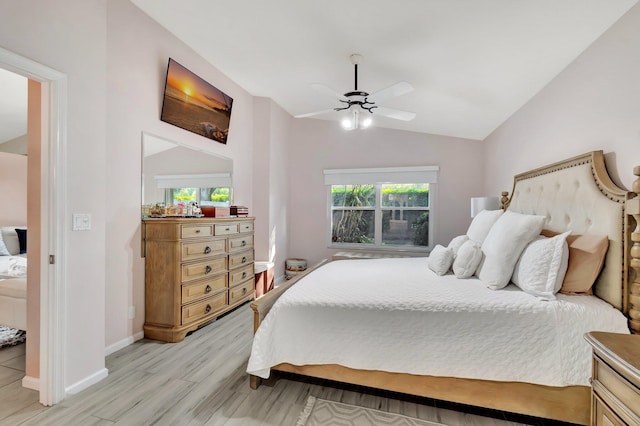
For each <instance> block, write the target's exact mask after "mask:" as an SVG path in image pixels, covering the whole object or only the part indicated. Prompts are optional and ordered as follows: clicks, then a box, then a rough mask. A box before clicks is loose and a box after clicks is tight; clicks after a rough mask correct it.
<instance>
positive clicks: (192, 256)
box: [181, 240, 227, 262]
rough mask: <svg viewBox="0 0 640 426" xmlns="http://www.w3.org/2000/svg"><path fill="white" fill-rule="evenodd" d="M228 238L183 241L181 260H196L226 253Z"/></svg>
mask: <svg viewBox="0 0 640 426" xmlns="http://www.w3.org/2000/svg"><path fill="white" fill-rule="evenodd" d="M226 248H227V247H226V240H211V241H206V242H202V243H182V251H181V255H182V256H181V260H182V261H183V262H184V261H186V260H196V259H200V258H206V257H213V256H218V255H221V254H224V253H225V252H226V251H227V250H226Z"/></svg>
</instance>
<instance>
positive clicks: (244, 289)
mask: <svg viewBox="0 0 640 426" xmlns="http://www.w3.org/2000/svg"><path fill="white" fill-rule="evenodd" d="M245 294H247V288H246V287H245V288H243V289H242V295H245Z"/></svg>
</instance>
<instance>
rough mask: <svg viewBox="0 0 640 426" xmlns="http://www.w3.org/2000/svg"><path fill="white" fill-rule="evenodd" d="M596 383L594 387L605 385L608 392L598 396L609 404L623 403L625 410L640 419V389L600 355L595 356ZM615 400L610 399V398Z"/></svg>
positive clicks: (635, 418)
mask: <svg viewBox="0 0 640 426" xmlns="http://www.w3.org/2000/svg"><path fill="white" fill-rule="evenodd" d="M593 379H594V383H593V388H594V390H595V389H599V388H600V386H603V387H604V388H605V389H606V390H607V392H606V393H605V392H601V393H600V394H599V395H598V396H599V397H600V398H602V399H603V400H604V402H605V403H607V404H608V405H610V404H616V405H620V404H621V405H623V406H624V408H623V411H625V412H628V413H629V415H630V416H632V417H633V418H634V420H637V421H640V404H639V403H638V402H639V401H640V389H638V388H637V387H635V386H634V385H633V384H632V383H630V382H629V381H628V380H626V379H625V378H624V377H622V376H620V374H618V373H617V372H615V371H614V370H613V369H612V368H611V367H609V365H608V364H606V363H605V362H604V361H602V360H601V359H600V358H598V357H594V377H593ZM611 398H613V399H615V401H609V399H611Z"/></svg>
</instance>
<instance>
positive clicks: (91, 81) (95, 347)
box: [0, 0, 116, 386]
mask: <svg viewBox="0 0 640 426" xmlns="http://www.w3.org/2000/svg"><path fill="white" fill-rule="evenodd" d="M106 5H107V2H106V0H94V1H84V0H62V1H59V2H46V1H37V0H26V1H20V2H15V1H12V0H0V10H2V13H0V43H1V44H2V47H3V48H5V49H7V50H10V51H12V52H14V53H16V54H18V55H21V56H24V57H26V58H29V59H31V60H33V61H36V62H39V63H41V64H44V65H46V66H48V67H50V68H52V69H55V70H58V71H60V72H62V73H64V74H65V75H66V76H67V87H66V94H67V103H66V110H67V115H66V123H65V127H64V130H65V133H64V137H65V141H66V146H65V152H66V160H67V161H66V166H65V170H59V172H60V173H65V174H66V176H68V179H67V181H66V188H64V192H65V193H66V200H65V203H64V204H65V209H66V210H65V212H66V213H67V214H68V215H69V216H68V218H64V219H65V220H64V223H71V214H72V213H74V212H79V213H89V214H91V215H92V229H91V230H90V231H86V232H74V231H71V229H70V227H65V228H64V229H61V230H60V232H61V233H62V234H64V235H65V238H66V255H65V256H64V258H61V259H60V263H62V262H64V270H65V273H66V276H65V283H66V287H67V289H66V293H65V297H66V308H67V312H66V325H67V328H66V330H65V347H66V349H67V355H68V357H67V359H66V363H67V368H66V369H65V371H64V382H65V385H66V386H72V385H74V384H75V383H77V382H78V381H82V380H84V379H86V378H87V377H90V376H92V375H94V374H100V373H102V372H104V341H105V338H104V335H105V334H104V333H105V303H104V296H103V295H104V294H105V273H104V272H105V211H106V210H107V208H106V207H107V206H106V203H105V186H106V179H105V177H106V174H105V171H106V159H105V153H106V149H105V146H106V133H107V132H106V123H105V117H106V116H107V108H106V104H107V92H106V86H107V78H106V72H107V57H106V50H105V49H106V45H107V34H106V29H107V28H106V27H107V26H106ZM109 208H116V207H114V206H109ZM60 263H59V267H61V268H62V267H63V266H62V265H61V264H60Z"/></svg>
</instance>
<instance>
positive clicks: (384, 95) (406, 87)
mask: <svg viewBox="0 0 640 426" xmlns="http://www.w3.org/2000/svg"><path fill="white" fill-rule="evenodd" d="M409 92H413V86H412V85H411V84H409V83H407V82H406V81H400V82H398V83H396V84H392V85H391V86H389V87H386V88H384V89H382V90H378V91H377V92H375V93H373V94H371V95H369V96H367V99H368V100H369V102H374V103H378V102H384V101H386V100H387V99H391V98H395V97H396V96H401V95H404V94H406V93H409Z"/></svg>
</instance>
